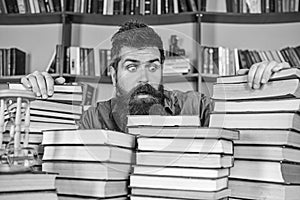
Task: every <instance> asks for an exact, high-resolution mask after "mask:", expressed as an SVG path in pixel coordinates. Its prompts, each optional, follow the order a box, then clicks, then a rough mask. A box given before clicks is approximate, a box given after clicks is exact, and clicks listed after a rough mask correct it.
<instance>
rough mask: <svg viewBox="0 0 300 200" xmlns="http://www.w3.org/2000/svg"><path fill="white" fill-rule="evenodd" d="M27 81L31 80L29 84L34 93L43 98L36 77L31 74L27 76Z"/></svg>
mask: <svg viewBox="0 0 300 200" xmlns="http://www.w3.org/2000/svg"><path fill="white" fill-rule="evenodd" d="M27 79H28V80H29V82H30V84H31V88H32V91H33V92H34V93H35V94H36V96H38V97H40V96H41V91H40V88H39V86H38V83H37V80H36V77H35V76H34V75H33V74H29V75H28V76H27Z"/></svg>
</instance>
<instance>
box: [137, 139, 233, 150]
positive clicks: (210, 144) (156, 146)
mask: <svg viewBox="0 0 300 200" xmlns="http://www.w3.org/2000/svg"><path fill="white" fill-rule="evenodd" d="M137 143H138V150H139V151H152V152H156V151H159V152H184V153H187V152H190V153H224V154H233V143H232V141H229V140H223V139H182V138H138V139H137Z"/></svg>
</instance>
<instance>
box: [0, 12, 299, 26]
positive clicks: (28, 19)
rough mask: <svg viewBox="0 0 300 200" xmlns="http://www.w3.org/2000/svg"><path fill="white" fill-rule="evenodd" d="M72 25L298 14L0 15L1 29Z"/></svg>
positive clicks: (240, 20) (237, 20)
mask: <svg viewBox="0 0 300 200" xmlns="http://www.w3.org/2000/svg"><path fill="white" fill-rule="evenodd" d="M64 15H65V16H66V17H68V18H69V20H70V21H71V22H72V23H79V24H94V25H108V26H117V25H120V24H122V23H123V22H125V21H127V20H129V19H138V20H141V21H143V22H145V23H147V24H149V25H166V24H180V23H194V22H197V17H198V16H199V15H200V16H202V17H201V21H202V22H206V23H234V24H265V23H293V22H300V12H290V13H257V14H249V13H221V12H219V13H218V12H187V13H179V14H164V15H113V16H112V15H100V14H84V13H74V12H65V13H62V12H56V13H36V14H0V25H30V24H52V23H62V21H63V20H62V18H63V16H64Z"/></svg>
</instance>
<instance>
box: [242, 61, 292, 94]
mask: <svg viewBox="0 0 300 200" xmlns="http://www.w3.org/2000/svg"><path fill="white" fill-rule="evenodd" d="M290 67H291V66H290V64H289V63H287V62H281V63H278V62H276V61H271V62H269V61H263V62H259V63H255V64H253V65H252V66H251V67H250V69H241V70H239V71H238V72H237V73H238V74H239V75H243V74H247V73H248V85H249V87H250V88H254V89H258V88H260V86H261V85H263V84H265V83H267V82H268V81H269V79H270V77H271V75H272V74H273V73H274V72H278V71H280V70H282V69H286V68H290Z"/></svg>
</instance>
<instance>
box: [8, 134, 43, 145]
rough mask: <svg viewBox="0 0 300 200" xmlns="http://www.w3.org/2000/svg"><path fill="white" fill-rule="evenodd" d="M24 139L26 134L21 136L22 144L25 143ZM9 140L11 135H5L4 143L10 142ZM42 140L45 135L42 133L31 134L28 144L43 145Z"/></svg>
mask: <svg viewBox="0 0 300 200" xmlns="http://www.w3.org/2000/svg"><path fill="white" fill-rule="evenodd" d="M24 137H25V134H21V139H20V141H21V142H23V141H24ZM9 139H10V133H9V132H5V133H3V142H9ZM42 139H43V135H42V134H41V133H33V132H30V133H29V137H28V143H29V144H41V143H42Z"/></svg>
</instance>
